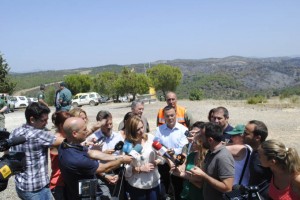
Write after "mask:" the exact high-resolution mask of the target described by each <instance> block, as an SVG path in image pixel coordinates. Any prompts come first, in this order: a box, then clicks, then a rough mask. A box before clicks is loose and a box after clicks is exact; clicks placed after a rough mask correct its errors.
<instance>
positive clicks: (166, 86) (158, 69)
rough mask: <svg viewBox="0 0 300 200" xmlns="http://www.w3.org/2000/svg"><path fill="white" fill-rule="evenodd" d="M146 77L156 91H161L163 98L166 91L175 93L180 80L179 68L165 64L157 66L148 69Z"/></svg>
mask: <svg viewBox="0 0 300 200" xmlns="http://www.w3.org/2000/svg"><path fill="white" fill-rule="evenodd" d="M147 75H148V77H149V78H150V79H151V83H152V85H153V86H154V87H155V89H156V91H158V90H161V91H162V92H163V95H164V96H165V95H166V92H167V91H175V90H176V88H177V86H178V85H179V83H180V82H181V79H182V73H181V70H180V68H179V67H173V66H170V65H165V64H159V65H156V66H154V67H152V68H150V69H148V70H147Z"/></svg>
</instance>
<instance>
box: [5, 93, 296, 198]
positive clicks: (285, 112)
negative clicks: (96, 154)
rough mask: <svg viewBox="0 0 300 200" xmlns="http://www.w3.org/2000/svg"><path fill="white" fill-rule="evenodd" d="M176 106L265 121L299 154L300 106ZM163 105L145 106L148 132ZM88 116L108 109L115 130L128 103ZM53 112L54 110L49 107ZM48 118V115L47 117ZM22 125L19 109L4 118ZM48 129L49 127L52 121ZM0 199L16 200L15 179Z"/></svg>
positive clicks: (273, 135)
mask: <svg viewBox="0 0 300 200" xmlns="http://www.w3.org/2000/svg"><path fill="white" fill-rule="evenodd" d="M178 104H179V105H182V106H185V107H186V108H187V109H188V110H189V111H190V112H191V113H192V115H193V117H194V118H195V119H196V120H200V121H207V114H208V111H209V110H210V109H212V108H214V107H218V106H224V107H226V108H227V109H228V110H229V118H230V119H229V122H230V124H231V125H233V126H234V125H236V124H246V123H247V122H248V121H250V120H253V119H256V120H261V121H263V122H265V124H266V125H267V126H268V129H269V136H268V139H278V140H281V141H282V142H284V143H285V144H286V146H287V147H294V148H296V149H297V151H298V152H300V145H299V144H298V143H299V141H300V117H299V116H300V104H290V103H289V101H288V100H286V101H279V100H278V99H272V100H269V102H268V103H266V104H263V105H248V104H246V103H245V101H225V100H222V101H216V100H205V101H188V100H181V101H179V102H178ZM165 105H166V103H165V102H155V103H150V104H149V103H145V111H144V116H146V117H147V119H148V121H149V124H150V130H151V132H152V133H153V132H154V131H155V127H156V126H155V125H156V115H157V111H158V109H159V108H161V107H163V106H165ZM82 108H83V109H84V110H85V111H86V112H87V114H88V118H89V123H91V124H92V123H94V122H95V121H96V114H97V112H98V111H100V110H108V111H110V112H111V113H112V115H113V124H114V129H115V130H116V129H117V128H118V124H119V122H120V121H121V120H122V118H123V116H124V114H125V113H126V112H128V111H130V103H118V104H115V103H109V104H101V105H98V106H95V107H91V106H83V107H82ZM51 110H52V112H53V111H54V108H53V107H52V108H51ZM50 116H51V115H49V118H50ZM23 123H25V116H24V110H18V111H15V112H14V113H9V114H7V115H6V127H7V129H8V131H12V130H13V129H14V128H16V127H19V126H20V125H21V124H23ZM47 127H48V128H49V129H51V128H52V123H51V120H49V121H48V125H47ZM1 199H18V197H17V195H16V192H15V188H14V177H11V178H10V179H9V185H8V187H7V189H6V190H5V191H3V192H1Z"/></svg>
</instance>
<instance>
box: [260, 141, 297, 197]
mask: <svg viewBox="0 0 300 200" xmlns="http://www.w3.org/2000/svg"><path fill="white" fill-rule="evenodd" d="M258 153H259V159H260V161H261V165H262V166H263V167H269V168H270V169H271V171H272V172H273V177H272V180H271V183H270V187H269V196H270V198H271V199H273V200H277V199H278V200H279V199H280V200H289V199H300V158H299V155H298V153H297V151H296V149H295V148H287V147H286V146H285V145H284V144H283V143H282V142H280V141H278V140H267V141H265V142H263V143H262V144H261V145H260V147H259V148H258Z"/></svg>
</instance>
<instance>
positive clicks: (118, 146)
mask: <svg viewBox="0 0 300 200" xmlns="http://www.w3.org/2000/svg"><path fill="white" fill-rule="evenodd" d="M123 146H124V142H123V141H119V142H118V143H117V144H116V145H115V148H114V150H115V151H119V150H121V149H122V148H123Z"/></svg>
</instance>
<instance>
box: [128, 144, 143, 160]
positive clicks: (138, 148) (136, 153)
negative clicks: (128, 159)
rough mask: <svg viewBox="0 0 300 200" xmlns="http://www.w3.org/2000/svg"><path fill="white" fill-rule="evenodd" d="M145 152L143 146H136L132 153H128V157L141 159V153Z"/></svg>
mask: <svg viewBox="0 0 300 200" xmlns="http://www.w3.org/2000/svg"><path fill="white" fill-rule="evenodd" d="M142 150H143V147H142V145H140V144H136V145H135V146H134V147H133V148H132V149H131V151H130V152H129V153H128V155H130V156H132V157H133V158H134V159H137V158H139V157H141V152H142Z"/></svg>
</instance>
